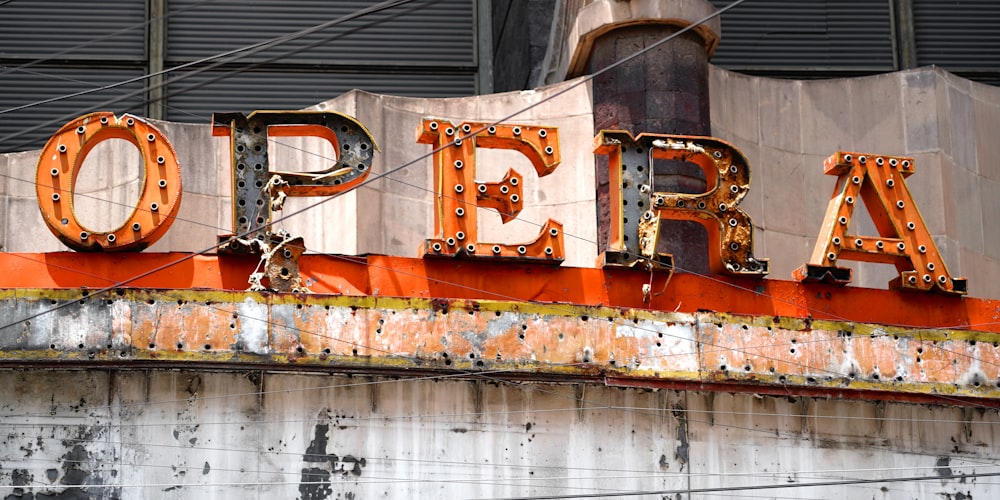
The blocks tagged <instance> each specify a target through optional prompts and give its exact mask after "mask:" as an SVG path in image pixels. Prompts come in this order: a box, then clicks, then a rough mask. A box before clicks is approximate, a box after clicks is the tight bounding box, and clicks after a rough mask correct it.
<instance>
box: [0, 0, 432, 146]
mask: <svg viewBox="0 0 1000 500" xmlns="http://www.w3.org/2000/svg"><path fill="white" fill-rule="evenodd" d="M411 1H414V0H384V1H382V2H379V3H378V4H375V5H372V6H369V7H366V8H364V9H360V10H357V11H354V12H352V13H350V14H347V15H345V16H341V17H339V18H337V19H334V20H332V21H327V22H325V23H321V24H317V25H315V26H312V27H310V28H306V29H303V30H299V31H296V32H294V33H291V34H287V35H282V36H280V37H275V38H271V39H268V40H265V41H262V42H257V43H255V44H251V45H246V46H244V47H240V48H237V49H233V50H229V51H226V52H222V53H220V54H215V55H212V56H209V57H204V58H201V59H198V60H196V61H190V62H187V63H184V64H180V65H178V66H173V67H170V68H166V69H163V70H161V71H157V72H154V73H149V74H145V75H142V76H139V77H135V78H130V79H127V80H122V81H119V82H115V83H113V84H109V85H104V86H102V87H98V88H94V89H88V90H82V91H79V92H74V93H72V94H66V95H64V96H59V97H55V98H50V99H45V100H42V101H38V102H35V103H31V104H27V105H22V106H18V107H15V108H9V109H7V110H0V114H3V113H7V112H10V111H16V110H19V109H24V108H26V107H30V106H36V105H40V104H46V103H49V102H54V101H58V100H63V99H69V98H72V97H78V96H81V95H86V94H92V93H95V92H100V91H103V90H108V89H112V88H115V87H119V86H122V85H126V84H129V83H133V82H136V81H140V80H147V79H149V78H152V77H154V76H160V75H164V74H168V73H171V72H174V71H178V70H180V69H184V68H189V67H192V66H195V67H196V68H195V69H193V70H191V71H190V72H188V73H184V74H181V75H180V76H177V77H174V78H171V79H170V80H167V81H165V82H158V83H156V84H154V85H145V86H143V87H142V88H141V89H138V90H134V91H130V92H128V93H126V94H124V95H121V96H118V97H115V98H112V99H109V100H107V101H104V102H102V103H100V104H97V105H94V106H90V108H89V109H100V108H104V107H107V106H111V105H113V104H117V103H119V102H122V101H124V100H126V99H129V98H132V97H135V96H138V95H142V94H145V93H146V92H148V91H150V90H155V89H158V88H161V87H164V86H166V85H170V84H173V83H176V82H178V81H180V80H182V79H185V78H190V77H192V76H194V75H197V74H200V73H203V72H205V71H208V70H211V69H213V68H216V67H218V66H220V65H222V64H225V63H228V62H232V61H235V60H238V59H240V58H243V57H247V56H250V55H253V54H256V53H258V52H262V51H264V50H267V49H269V48H272V47H274V46H277V45H281V44H284V43H288V42H290V41H293V40H297V39H299V38H302V37H305V36H308V35H311V34H313V33H316V32H318V31H321V30H324V29H326V28H330V27H333V26H337V25H340V24H343V23H346V22H348V21H351V20H354V19H357V18H359V17H362V16H365V15H367V14H371V13H374V12H381V11H383V10H385V9H388V8H392V7H396V6H399V5H403V4H405V3H409V2H411ZM293 53H294V51H293ZM230 56H232V58H230V59H226V60H223V61H217V59H222V58H225V57H230ZM210 61H215V62H212V63H211V64H208V65H206V66H201V65H202V64H204V63H206V62H210ZM76 116H78V112H77V113H73V114H71V115H64V116H61V117H59V118H54V119H51V120H48V121H45V122H43V123H40V124H37V125H34V126H31V127H27V128H24V129H22V130H20V131H18V132H15V133H13V134H8V135H7V136H6V137H3V138H2V139H0V142H3V143H6V142H9V141H10V140H11V139H15V138H17V137H20V136H23V135H25V134H30V133H31V132H35V131H37V130H40V129H42V128H45V127H48V126H50V125H52V124H59V123H65V122H66V121H67V120H70V119H73V118H75V117H76Z"/></svg>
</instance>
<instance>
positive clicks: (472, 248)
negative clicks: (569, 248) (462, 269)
mask: <svg viewBox="0 0 1000 500" xmlns="http://www.w3.org/2000/svg"><path fill="white" fill-rule="evenodd" d="M549 235H550V236H552V237H553V238H556V237H558V236H559V230H558V229H556V228H552V229H549ZM464 239H465V233H464V232H462V231H459V232H457V233H455V237H454V238H448V239H447V240H445V244H447V245H448V246H449V247H453V246H455V245H456V244H458V242H459V241H461V240H464ZM431 250H434V251H435V252H437V253H440V252H441V251H443V250H444V247H443V246H442V245H441V242H439V241H435V242H434V243H433V244H431ZM465 250H466V251H467V252H469V253H475V252H476V244H475V243H469V244H468V245H466V246H465ZM502 251H503V248H502V247H501V246H500V245H493V253H494V254H496V255H499V254H500V252H502ZM517 253H518V254H520V255H524V254H526V253H528V248H527V247H526V246H524V245H520V246H518V247H517ZM553 253H554V251H553V250H552V247H545V255H548V256H551V255H552V254H553Z"/></svg>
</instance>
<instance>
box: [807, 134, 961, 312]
mask: <svg viewBox="0 0 1000 500" xmlns="http://www.w3.org/2000/svg"><path fill="white" fill-rule="evenodd" d="M823 165H824V167H825V169H826V173H827V175H836V176H837V187H836V188H835V189H834V190H833V197H832V198H831V199H830V204H829V205H828V207H827V210H826V217H825V218H824V220H823V228H822V230H821V231H820V234H819V237H818V238H817V239H816V247H815V248H814V249H813V253H812V257H810V258H809V262H808V263H806V264H805V265H804V266H802V267H800V268H799V269H797V270H796V271H795V279H797V280H799V281H830V282H833V283H838V284H847V283H849V282H850V281H851V269H850V268H843V267H837V265H836V264H837V259H838V258H842V259H848V260H857V261H863V262H880V263H883V264H894V265H895V266H896V269H897V270H898V271H899V277H898V278H895V279H893V280H892V281H891V282H890V283H889V287H890V288H897V289H908V290H921V291H931V290H933V291H937V292H942V293H948V294H957V295H964V294H965V293H966V291H967V285H966V281H965V278H952V277H951V275H950V274H948V269H947V268H946V267H945V264H944V261H943V260H942V259H941V255H940V254H939V253H938V249H937V246H936V245H935V244H934V240H933V239H932V238H931V235H930V231H928V230H927V226H926V224H924V219H923V217H921V216H920V211H919V210H918V209H917V206H916V204H915V203H913V198H912V197H911V196H910V191H909V189H907V188H906V182H905V181H904V178H905V177H908V176H909V175H910V174H912V173H913V159H912V158H900V157H891V156H878V155H871V154H867V155H866V154H860V153H845V152H838V153H836V154H834V155H833V156H831V157H829V158H827V159H826V161H825V162H824V163H823ZM859 199H861V200H863V201H864V202H865V207H866V208H867V209H868V213H869V214H871V218H872V221H873V222H874V223H875V228H876V229H877V230H878V233H879V236H878V237H872V236H855V235H849V234H847V228H848V225H849V224H850V222H851V215H852V214H853V213H854V206H855V204H856V203H857V201H858V200H859Z"/></svg>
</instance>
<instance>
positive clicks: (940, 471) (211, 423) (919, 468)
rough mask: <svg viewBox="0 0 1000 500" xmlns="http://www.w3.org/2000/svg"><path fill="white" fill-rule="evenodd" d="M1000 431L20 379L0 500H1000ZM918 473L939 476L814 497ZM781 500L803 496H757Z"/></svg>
mask: <svg viewBox="0 0 1000 500" xmlns="http://www.w3.org/2000/svg"><path fill="white" fill-rule="evenodd" d="M998 424H1000V415H998V413H997V411H996V410H988V411H985V410H971V409H962V408H952V407H945V406H935V407H927V406H921V405H908V404H897V403H871V402H846V401H837V400H832V401H831V400H817V399H808V398H791V397H789V398H785V397H757V396H754V395H749V394H725V393H699V392H680V393H678V392H674V391H647V390H639V389H619V388H610V387H602V386H577V385H553V384H540V383H505V382H498V381H496V380H493V379H491V378H490V376H489V374H483V375H482V376H481V377H480V378H479V379H477V380H471V381H455V380H448V379H447V378H437V379H433V378H425V379H420V378H409V379H407V378H404V379H393V378H371V377H345V376H338V375H323V374H307V373H301V374H295V373H269V372H261V371H249V372H240V373H232V372H230V373H221V372H213V371H156V370H154V371H144V370H139V371H130V370H125V371H121V370H111V369H109V370H106V371H105V370H100V371H98V370H94V371H72V370H55V371H2V372H0V429H2V431H3V432H2V433H0V495H2V496H3V497H4V498H9V499H22V498H23V499H34V498H38V499H40V498H62V499H76V498H102V499H111V498H123V499H130V498H219V499H223V498H240V499H243V498H300V499H303V500H306V499H310V500H318V499H327V498H329V499H335V498H340V499H349V498H357V499H360V498H494V497H524V496H539V495H584V494H596V493H604V494H608V495H612V496H613V494H614V492H636V491H663V492H665V493H664V494H662V495H649V496H640V497H638V498H684V499H689V498H692V499H694V498H717V494H718V495H722V494H726V495H736V496H742V497H751V496H759V495H763V496H766V497H768V498H772V497H778V498H787V497H791V498H879V499H882V498H995V497H996V496H997V495H1000V486H998V483H997V481H996V480H994V479H992V478H990V477H988V474H995V473H997V471H998V469H997V466H996V465H995V464H993V462H992V461H993V459H994V458H995V450H996V449H997V446H1000V431H998V429H1000V425H998ZM972 474H979V475H980V476H981V477H973V476H971V475H972ZM901 477H925V478H928V480H923V481H903V482H885V483H874V484H853V485H851V484H847V485H838V486H825V487H807V486H806V485H808V484H809V483H813V482H849V481H853V480H864V479H890V478H901ZM774 485H784V486H788V488H787V489H780V490H770V491H754V490H752V489H751V488H752V487H754V486H774ZM730 487H732V488H739V489H737V490H735V491H730V492H719V493H717V494H715V493H703V494H690V495H688V494H683V493H682V492H683V491H685V490H687V489H688V488H691V489H698V488H730ZM744 488H746V489H744ZM666 492H669V493H666ZM961 495H965V496H964V497H963V496H961Z"/></svg>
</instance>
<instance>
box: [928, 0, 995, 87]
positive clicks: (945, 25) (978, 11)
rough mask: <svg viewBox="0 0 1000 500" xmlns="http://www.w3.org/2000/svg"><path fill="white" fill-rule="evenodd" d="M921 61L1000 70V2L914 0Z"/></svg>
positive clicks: (992, 0)
mask: <svg viewBox="0 0 1000 500" xmlns="http://www.w3.org/2000/svg"><path fill="white" fill-rule="evenodd" d="M913 25H914V33H915V36H916V41H917V63H918V64H919V65H921V66H923V65H928V64H937V65H938V66H942V67H944V68H947V69H953V70H959V71H960V70H962V69H989V70H993V71H994V72H998V71H1000V2H998V1H997V0H950V1H942V0H913Z"/></svg>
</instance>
